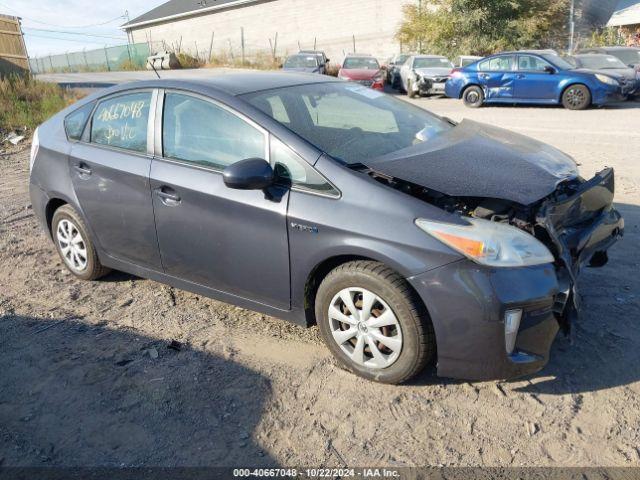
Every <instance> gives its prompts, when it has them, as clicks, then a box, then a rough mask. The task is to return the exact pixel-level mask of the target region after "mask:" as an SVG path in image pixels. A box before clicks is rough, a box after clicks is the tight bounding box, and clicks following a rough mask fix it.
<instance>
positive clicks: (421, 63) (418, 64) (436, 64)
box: [413, 58, 453, 68]
mask: <svg viewBox="0 0 640 480" xmlns="http://www.w3.org/2000/svg"><path fill="white" fill-rule="evenodd" d="M413 68H453V64H452V63H451V62H450V61H449V60H447V59H446V58H416V59H414V60H413Z"/></svg>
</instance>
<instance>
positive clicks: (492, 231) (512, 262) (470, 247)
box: [415, 217, 554, 267]
mask: <svg viewBox="0 0 640 480" xmlns="http://www.w3.org/2000/svg"><path fill="white" fill-rule="evenodd" d="M461 218H462V220H463V221H464V222H465V223H466V225H455V224H453V223H443V222H434V221H431V220H426V219H423V218H419V219H417V220H416V221H415V223H416V225H417V226H418V227H419V228H420V229H422V230H424V231H425V232H426V233H428V234H429V235H431V236H432V237H434V238H436V239H437V240H440V241H441V242H442V243H444V244H445V245H447V246H449V247H451V248H452V249H454V250H456V251H457V252H459V253H461V254H463V255H464V256H466V257H467V258H469V259H471V260H473V261H474V262H476V263H479V264H481V265H487V266H490V267H525V266H530V265H542V264H545V263H553V261H554V258H553V255H552V254H551V252H550V251H549V249H548V248H547V247H545V246H544V245H543V244H542V243H541V242H540V241H539V240H537V239H536V238H535V237H533V236H532V235H529V234H528V233H526V232H524V231H522V230H520V229H518V228H516V227H513V226H511V225H507V224H504V223H497V222H491V221H489V220H483V219H480V218H467V217H461Z"/></svg>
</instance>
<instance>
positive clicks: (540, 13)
mask: <svg viewBox="0 0 640 480" xmlns="http://www.w3.org/2000/svg"><path fill="white" fill-rule="evenodd" d="M421 3H422V2H421ZM425 3H426V0H425ZM569 3H570V0H432V1H431V2H429V4H428V5H426V6H423V7H422V8H421V7H419V6H417V5H407V6H405V7H404V19H403V22H402V24H401V26H400V30H399V31H398V35H397V36H398V39H399V40H400V41H401V42H402V44H404V45H407V46H408V47H409V48H410V49H411V50H414V51H418V50H419V51H420V53H427V52H428V53H434V54H441V55H447V56H449V57H454V56H456V55H483V56H484V55H488V54H491V53H495V52H497V51H501V50H511V49H513V50H516V49H523V48H529V49H532V48H556V49H562V48H564V47H565V46H566V43H567V38H568V26H567V24H568V18H569Z"/></svg>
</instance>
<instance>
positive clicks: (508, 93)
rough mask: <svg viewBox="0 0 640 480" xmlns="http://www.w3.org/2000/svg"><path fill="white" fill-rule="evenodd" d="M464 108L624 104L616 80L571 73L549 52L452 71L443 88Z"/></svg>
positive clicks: (496, 59) (490, 60)
mask: <svg viewBox="0 0 640 480" xmlns="http://www.w3.org/2000/svg"><path fill="white" fill-rule="evenodd" d="M445 93H446V95H447V96H448V97H451V98H461V99H462V100H464V103H465V105H467V106H469V107H480V106H482V105H483V104H485V103H511V104H513V103H530V104H545V105H557V104H562V105H563V106H564V107H565V108H568V109H570V110H584V109H586V108H589V107H590V106H591V105H604V104H605V103H608V102H611V101H616V100H621V99H623V98H624V96H623V94H622V87H621V85H620V83H619V82H618V80H616V79H615V78H613V77H611V76H609V75H606V74H604V73H602V72H600V71H596V70H588V69H575V67H573V66H572V65H571V64H569V63H568V62H566V61H565V60H563V59H562V58H561V57H560V56H558V55H557V54H556V53H554V52H551V51H522V52H505V53H500V54H497V55H493V56H490V57H487V58H485V59H483V60H481V61H478V62H475V63H472V64H471V65H468V66H466V67H464V68H459V69H454V70H453V72H452V73H451V76H450V79H449V80H448V81H447V83H446V86H445Z"/></svg>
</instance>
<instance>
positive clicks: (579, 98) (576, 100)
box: [567, 88, 586, 108]
mask: <svg viewBox="0 0 640 480" xmlns="http://www.w3.org/2000/svg"><path fill="white" fill-rule="evenodd" d="M585 100H586V98H585V95H584V92H583V91H582V90H581V89H579V88H570V89H569V91H567V103H569V105H571V106H572V107H574V108H575V107H580V106H581V105H583V104H584V102H585Z"/></svg>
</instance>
